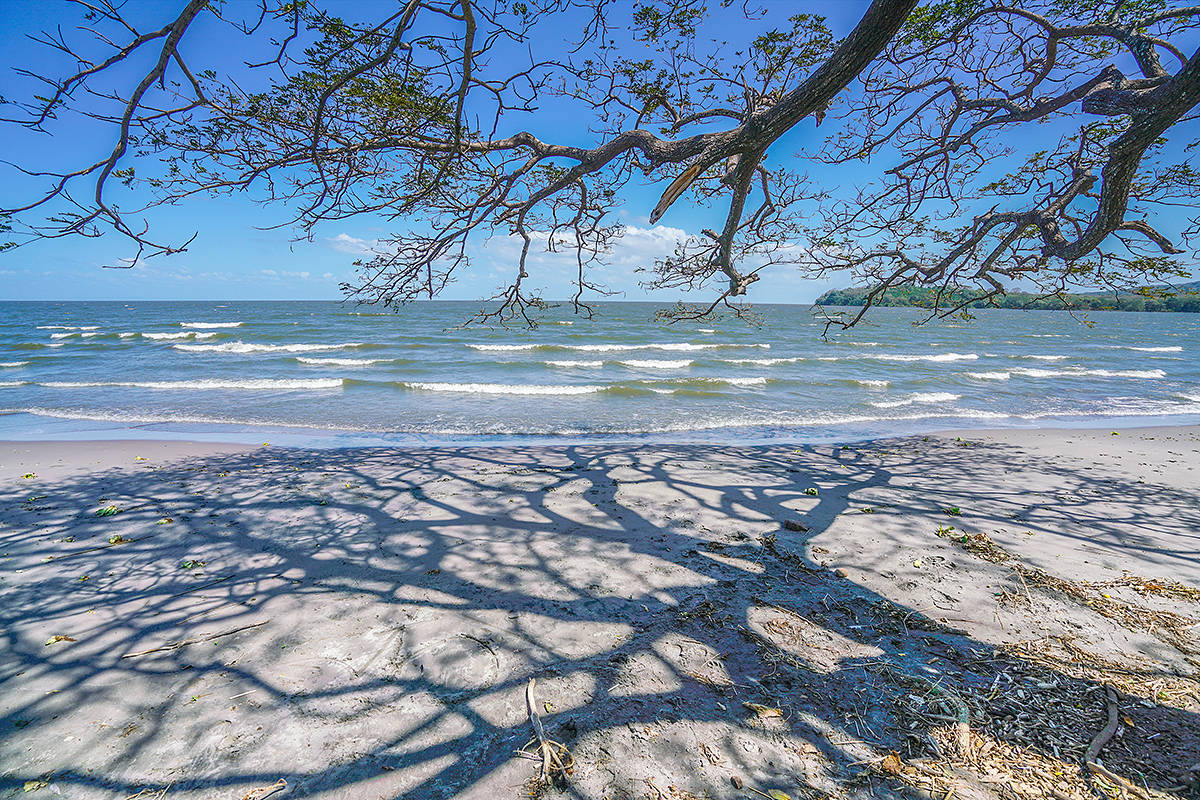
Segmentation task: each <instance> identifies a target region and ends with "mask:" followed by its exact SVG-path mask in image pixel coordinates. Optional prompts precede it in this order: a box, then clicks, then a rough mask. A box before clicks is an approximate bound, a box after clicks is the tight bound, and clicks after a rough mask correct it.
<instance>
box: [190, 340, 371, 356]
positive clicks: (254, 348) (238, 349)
mask: <svg viewBox="0 0 1200 800" xmlns="http://www.w3.org/2000/svg"><path fill="white" fill-rule="evenodd" d="M171 346H172V347H174V348H175V349H176V350H184V351H187V352H189V353H313V352H319V351H321V350H345V349H349V348H352V347H362V346H363V342H342V343H341V344H252V343H249V342H226V343H225V344H175V345H171Z"/></svg>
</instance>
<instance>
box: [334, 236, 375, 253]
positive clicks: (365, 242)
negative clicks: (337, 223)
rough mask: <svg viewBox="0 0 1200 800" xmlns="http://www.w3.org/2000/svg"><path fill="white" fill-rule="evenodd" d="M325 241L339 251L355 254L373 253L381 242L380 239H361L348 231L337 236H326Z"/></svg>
mask: <svg viewBox="0 0 1200 800" xmlns="http://www.w3.org/2000/svg"><path fill="white" fill-rule="evenodd" d="M325 241H326V242H327V243H328V244H329V246H330V247H332V248H333V249H334V250H337V251H338V252H339V253H352V254H354V255H364V254H366V253H373V252H375V247H376V246H377V245H378V244H379V241H378V240H376V239H359V238H358V237H356V236H351V235H350V234H348V233H339V234H338V235H337V236H333V237H329V238H326V239H325Z"/></svg>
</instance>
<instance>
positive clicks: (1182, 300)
mask: <svg viewBox="0 0 1200 800" xmlns="http://www.w3.org/2000/svg"><path fill="white" fill-rule="evenodd" d="M870 291H871V290H870V289H869V288H867V289H862V288H851V289H832V290H830V291H828V292H826V293H825V294H823V295H821V296H820V297H819V298H817V304H818V305H823V306H861V305H863V304H864V303H865V301H866V296H867V294H868V293H869V292H870ZM973 298H974V299H973ZM964 302H965V305H964V306H963V307H964V308H1021V309H1031V310H1036V311H1062V310H1065V309H1071V310H1076V311H1190V312H1192V313H1200V281H1196V282H1194V283H1189V284H1185V285H1183V286H1174V287H1171V286H1154V287H1148V288H1146V289H1144V290H1142V291H1141V292H1122V293H1120V294H1117V293H1114V292H1088V293H1082V294H1067V293H1064V294H1058V295H1053V296H1049V297H1047V296H1044V295H1038V294H1030V293H1028V292H1009V293H1008V294H1006V295H1004V296H1002V297H993V298H985V297H983V296H982V293H979V294H973V293H971V292H963V291H957V292H942V293H940V294H939V292H938V290H937V289H931V288H927V287H922V286H894V287H892V288H890V289H888V290H887V291H885V292H884V293H883V294H882V295H880V296H879V297H878V298H876V299H875V301H874V303H873V305H876V306H911V307H915V308H935V307H936V308H941V309H950V308H954V307H955V306H959V305H962V304H963V303H964Z"/></svg>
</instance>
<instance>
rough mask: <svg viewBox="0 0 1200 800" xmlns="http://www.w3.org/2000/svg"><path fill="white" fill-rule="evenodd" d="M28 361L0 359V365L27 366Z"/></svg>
mask: <svg viewBox="0 0 1200 800" xmlns="http://www.w3.org/2000/svg"><path fill="white" fill-rule="evenodd" d="M27 366H29V362H28V361H0V367H27Z"/></svg>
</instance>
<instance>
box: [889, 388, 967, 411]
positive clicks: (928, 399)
mask: <svg viewBox="0 0 1200 800" xmlns="http://www.w3.org/2000/svg"><path fill="white" fill-rule="evenodd" d="M960 397H962V395H958V394H950V393H949V392H919V393H917V394H914V395H913V396H912V397H907V398H905V399H903V400H880V401H877V402H872V403H871V405H873V406H875V407H876V408H900V407H901V406H911V405H913V404H914V403H949V402H952V401H954V400H957V399H958V398H960Z"/></svg>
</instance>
